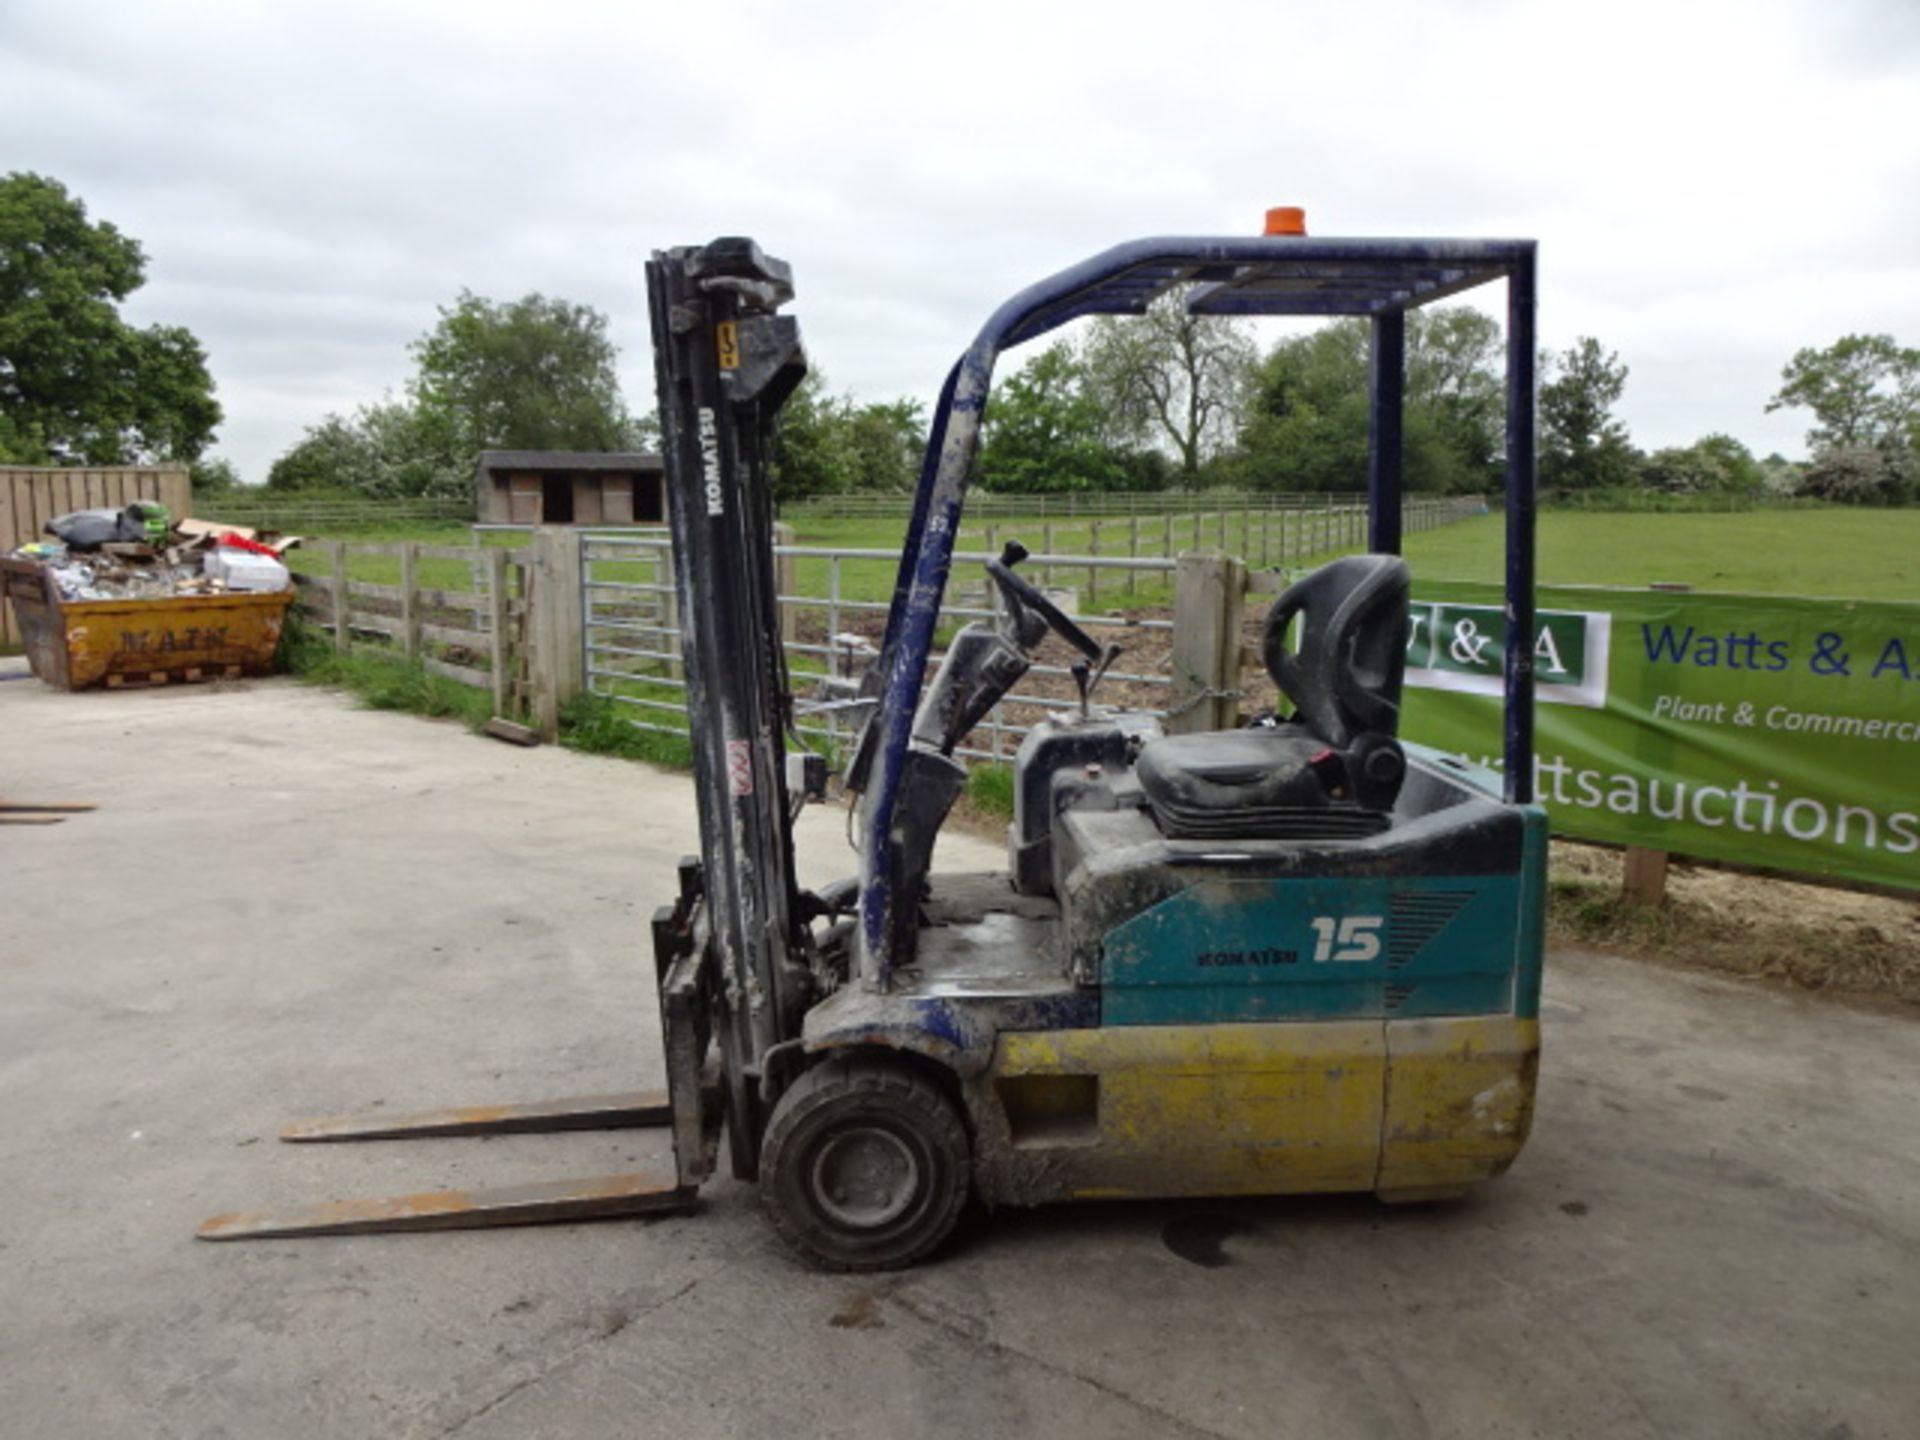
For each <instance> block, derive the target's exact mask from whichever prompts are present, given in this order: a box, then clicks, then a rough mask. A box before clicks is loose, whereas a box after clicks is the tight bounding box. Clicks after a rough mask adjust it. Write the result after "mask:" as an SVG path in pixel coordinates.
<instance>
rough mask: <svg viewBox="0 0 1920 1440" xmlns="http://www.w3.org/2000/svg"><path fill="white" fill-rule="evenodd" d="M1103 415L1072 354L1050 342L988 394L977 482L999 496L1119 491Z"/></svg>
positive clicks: (1118, 465) (1116, 459)
mask: <svg viewBox="0 0 1920 1440" xmlns="http://www.w3.org/2000/svg"><path fill="white" fill-rule="evenodd" d="M1109 414H1110V412H1109V411H1108V408H1107V403H1106V401H1105V400H1104V399H1103V398H1102V396H1101V395H1100V394H1099V393H1097V392H1096V390H1095V389H1094V387H1093V386H1092V385H1091V384H1090V383H1089V376H1088V373H1087V367H1086V366H1085V365H1084V364H1082V363H1081V361H1080V360H1079V358H1078V357H1076V356H1075V354H1074V353H1073V347H1072V346H1071V345H1070V344H1069V343H1068V342H1066V341H1064V340H1061V341H1056V342H1055V343H1054V344H1052V345H1050V346H1048V347H1047V348H1046V349H1045V350H1042V351H1041V352H1040V353H1039V354H1038V355H1035V356H1034V357H1033V358H1032V359H1031V360H1029V361H1027V363H1026V364H1024V365H1022V366H1021V367H1020V368H1019V369H1018V370H1016V371H1014V372H1013V374H1011V375H1009V376H1008V377H1007V378H1006V379H1005V380H1003V381H1001V382H1000V383H999V384H998V385H996V386H995V387H994V390H993V394H992V396H991V397H990V398H989V399H988V401H987V411H986V415H985V417H984V419H985V435H984V440H983V443H982V445H981V450H980V464H979V474H980V483H981V484H982V485H983V486H985V487H986V488H987V489H989V490H994V491H997V492H999V493H1001V494H1006V495H1040V494H1050V493H1055V492H1059V491H1067V490H1114V489H1118V488H1120V487H1121V486H1122V485H1123V484H1125V483H1126V481H1127V479H1128V478H1129V470H1128V466H1127V464H1126V463H1125V461H1124V459H1123V458H1122V452H1120V451H1118V450H1116V449H1115V448H1114V447H1113V446H1111V445H1109V444H1108V443H1107V441H1106V439H1105V438H1104V431H1105V429H1106V422H1107V420H1108V418H1109Z"/></svg>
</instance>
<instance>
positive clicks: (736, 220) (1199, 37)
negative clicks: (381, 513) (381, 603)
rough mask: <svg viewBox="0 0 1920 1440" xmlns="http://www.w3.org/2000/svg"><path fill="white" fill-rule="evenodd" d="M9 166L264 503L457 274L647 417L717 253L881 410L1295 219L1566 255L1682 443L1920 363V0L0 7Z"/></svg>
mask: <svg viewBox="0 0 1920 1440" xmlns="http://www.w3.org/2000/svg"><path fill="white" fill-rule="evenodd" d="M1092 17H1098V18H1097V20H1096V19H1094V18H1092ZM0 142H3V143H0V169H4V170H12V169H23V170H34V171H38V172H40V173H42V174H46V175H51V176H53V177H55V178H57V179H59V180H61V181H63V182H64V183H65V184H66V185H67V186H68V187H69V188H70V189H71V190H73V191H74V192H75V193H76V194H78V195H79V196H80V197H81V198H82V199H83V200H84V201H85V202H86V204H87V206H88V208H89V211H90V212H91V214H92V215H93V216H94V217H95V218H97V219H108V220H111V221H113V222H114V223H115V224H116V225H118V226H120V227H121V228H122V229H123V230H125V231H126V232H128V233H129V234H132V235H134V236H136V237H137V238H139V239H140V241H141V242H142V243H143V244H144V245H145V247H146V250H147V253H148V256H149V261H150V264H149V274H148V283H147V285H146V287H145V288H144V289H143V290H141V291H140V292H139V294H138V295H137V296H136V297H135V299H134V301H133V303H132V304H131V306H130V307H129V313H130V315H131V317H132V318H133V319H135V320H136V321H138V322H140V323H143V324H144V323H148V322H151V321H167V322H170V323H179V324H184V325H186V326H187V327H188V328H190V329H191V330H192V331H193V332H194V333H195V334H196V335H197V336H199V338H200V340H201V342H202V344H204V345H205V346H206V348H207V351H208V353H209V356H210V358H211V361H212V366H213V372H214V375H215V377H216V379H217V381H218V384H219V394H220V400H221V403H222V404H223V405H224V406H225V407H226V415H227V418H226V422H225V424H224V425H223V426H222V427H221V432H220V437H219V440H218V442H217V444H216V446H215V450H216V452H217V453H221V454H224V455H226V456H228V457H229V458H231V459H232V460H234V461H235V462H236V463H237V464H238V465H239V466H240V469H241V471H242V473H243V475H244V476H245V477H246V478H247V479H248V480H252V481H258V480H260V479H262V478H264V476H265V473H266V468H267V466H268V465H269V464H271V462H272V460H273V459H274V457H275V456H276V455H278V454H280V453H281V452H282V451H284V450H285V449H286V448H287V447H288V446H289V445H291V444H293V443H294V442H295V441H296V440H297V439H298V438H299V437H300V434H301V432H302V430H303V429H304V428H305V427H306V426H307V425H309V424H312V423H314V422H315V421H317V420H318V419H320V418H321V417H322V416H323V415H324V414H325V413H326V412H328V411H341V412H347V411H351V410H352V409H353V407H355V406H356V405H359V404H361V403H364V402H368V401H373V400H377V399H379V398H380V397H381V395H382V394H383V392H387V391H395V392H397V391H399V390H400V389H401V387H402V386H403V384H404V382H405V380H406V378H407V375H408V374H409V371H410V368H411V367H410V364H409V361H408V356H407V353H406V347H407V343H408V342H409V341H410V340H412V339H414V338H415V337H416V336H418V335H420V334H421V333H422V332H423V331H425V330H427V329H428V328H429V327H430V326H431V325H432V324H433V323H434V320H435V307H436V306H438V305H441V304H444V303H447V302H448V301H450V300H451V299H452V298H453V297H454V296H455V295H456V294H457V293H458V292H459V291H460V289H461V288H462V287H463V286H464V287H467V288H470V289H472V290H474V291H476V292H478V293H480V294H482V295H487V296H491V297H494V298H496V299H502V300H504V299H509V298H512V297H515V296H518V295H521V294H524V293H526V292H528V291H535V290H537V291H541V292H544V293H546V294H549V295H559V296H564V297H566V298H567V299H569V300H574V301H581V302H585V303H587V304H590V305H593V306H596V307H597V308H599V309H601V310H602V311H604V312H606V313H607V314H608V315H609V316H610V317H611V319H612V327H613V334H614V338H615V340H616V342H617V343H618V344H619V345H620V348H621V374H622V379H623V382H624V384H625V388H626V392H627V398H628V401H629V403H630V404H631V405H632V406H633V408H634V409H636V410H647V409H650V408H651V407H652V372H651V359H650V355H649V349H648V340H647V323H646V299H645V293H644V288H643V282H642V275H641V266H642V262H643V261H644V259H645V256H646V253H647V252H648V251H649V250H651V249H653V248H656V247H659V246H665V245H677V244H689V243H697V242H702V241H705V240H708V239H711V238H712V237H714V236H715V235H719V234H750V235H753V236H755V237H756V238H758V239H759V240H760V241H761V242H762V243H763V245H764V246H765V247H766V248H767V249H768V250H769V251H771V252H772V253H774V254H777V255H780V256H782V257H784V258H786V259H787V260H789V261H791V262H792V264H793V266H794V270H795V275H796V281H797V285H798V288H799V300H798V301H797V303H796V304H795V306H794V307H793V309H792V312H791V313H794V314H796V315H798V316H799V317H800V319H801V323H802V328H803V331H804V333H805V334H806V337H807V340H808V347H809V350H810V352H811V354H812V356H813V359H814V362H815V364H816V365H817V366H818V367H819V368H822V369H824V370H825V371H826V372H827V375H828V377H829V378H830V380H831V381H832V382H833V384H834V385H835V386H836V388H840V389H850V390H852V391H854V392H855V393H856V394H857V395H859V396H861V397H862V398H869V399H882V398H890V397H892V396H894V395H898V394H913V395H918V396H921V397H923V398H931V396H932V394H933V393H934V391H935V390H936V389H937V388H938V385H939V382H940V380H941V379H942V378H943V376H944V374H945V371H946V368H947V366H948V365H949V364H950V363H951V362H952V360H953V358H954V357H955V356H956V355H957V354H958V352H959V351H960V350H961V349H962V348H963V347H964V345H965V344H966V342H967V340H968V339H969V338H970V337H971V335H972V333H973V332H974V330H975V329H977V328H978V326H979V324H980V322H981V321H982V320H983V319H984V318H985V317H986V315H987V313H988V312H989V311H990V310H991V309H992V308H993V306H994V305H995V304H996V303H998V302H999V301H1000V300H1001V299H1003V298H1005V297H1006V296H1007V295H1008V294H1010V293H1012V292H1013V291H1014V290H1016V289H1018V288H1019V287H1021V286H1022V285H1025V284H1026V283H1028V282H1029V281H1032V280H1034V279H1037V278H1039V277H1040V276H1042V275H1045V274H1048V273H1050V272H1051V271H1053V270H1056V269H1058V268H1060V267H1061V266H1063V265H1066V264H1069V263H1071V262H1073V261H1075V260H1077V259H1080V258H1082V257H1084V256H1085V255H1087V254H1090V253H1092V252H1093V251H1096V250H1099V249H1103V248H1105V247H1106V246H1107V245H1109V244H1112V243H1114V242H1116V241H1119V240H1123V239H1131V238H1135V237H1138V236H1142V235H1153V234H1168V233H1184V234H1212V233H1248V232H1253V231H1256V230H1257V229H1258V226H1259V222H1260V218H1261V215H1262V212H1263V211H1264V210H1265V208H1266V207H1267V206H1269V205H1275V204H1299V205H1304V206H1305V207H1307V212H1308V223H1309V226H1310V228H1311V229H1312V230H1313V232H1314V233H1316V234H1325V235H1462V236H1521V237H1533V238H1537V239H1538V240H1539V241H1540V243H1541V266H1542V269H1541V310H1540V326H1541V337H1542V341H1543V343H1545V344H1546V345H1548V346H1551V347H1555V348H1558V347H1561V346H1564V345H1566V344H1567V343H1569V342H1570V341H1571V340H1572V339H1573V338H1574V337H1576V336H1578V335H1583V334H1591V335H1595V336H1598V337H1599V338H1600V339H1601V340H1602V342H1603V343H1605V344H1606V345H1607V346H1608V347H1609V348H1612V349H1614V350H1617V351H1618V352H1619V354H1620V356H1621V358H1622V359H1623V360H1624V361H1625V362H1626V363H1627V364H1628V366H1629V367H1630V368H1631V372H1632V373H1631V377H1630V379H1629V381H1628V386H1627V392H1626V398H1625V400H1624V402H1623V405H1622V411H1623V413H1624V418H1625V419H1626V420H1627V422H1628V423H1629V425H1630V427H1631V429H1632V431H1633V438H1634V440H1635V442H1636V443H1638V444H1640V445H1641V446H1643V447H1647V448H1654V447H1657V446H1661V445H1667V444H1676V443H1686V442H1688V441H1691V440H1693V439H1695V438H1697V437H1698V436H1700V435H1702V434H1705V433H1707V432H1710V431H1716V430H1717V431H1726V432H1728V433H1731V434H1733V435H1736V436H1738V437H1740V438H1741V439H1743V440H1745V441H1746V442H1747V443H1748V444H1749V445H1751V446H1753V448H1754V449H1755V450H1756V451H1757V452H1759V453H1761V454H1765V453H1766V452H1768V451H1770V450H1774V449H1779V450H1781V451H1784V452H1785V453H1787V454H1790V455H1798V454H1800V453H1802V443H1801V439H1802V435H1803V433H1804V431H1805V429H1806V427H1807V421H1806V419H1805V417H1804V416H1802V415H1792V414H1776V415H1772V416H1768V415H1765V414H1763V413H1762V412H1763V406H1764V404H1765V401H1766V399H1767V397H1768V395H1770V394H1771V393H1772V391H1773V389H1774V388H1775V384H1776V382H1777V380H1778V376H1779V371H1780V366H1781V365H1782V364H1783V363H1784V362H1785V361H1786V359H1787V358H1788V356H1789V355H1791V354H1792V352H1793V351H1794V350H1795V349H1796V348H1797V347H1799V346H1802V345H1825V344H1827V343H1830V342H1831V341H1833V340H1834V339H1836V338H1838V337H1839V336H1840V335H1842V334H1845V333H1847V332H1850V331H1862V330H1865V331H1891V332H1892V333H1893V334H1895V335H1896V336H1898V337H1900V338H1901V339H1902V340H1903V341H1905V342H1906V343H1908V344H1920V0H1725V3H1722V0H1608V3H1604V4H1599V3H1594V4H1576V3H1547V0H1534V3H1531V4H1522V3H1502V0H1424V3H1411V0H1410V3H1400V0H1364V3H1355V4H1350V5H1334V4H1327V3H1323V0H1315V3H1311V4H1304V3H1295V0H1264V3H1255V4H1245V5H1240V4H1213V3H1206V0H1185V3H1180V4H1167V3H1165V0H1155V3H1134V0H1105V3H1102V4H1099V5H1067V4H1048V3H1046V0H1022V3H1015V4H999V3H971V4H967V5H964V6H948V5H941V4H931V3H922V4H914V3H909V0H895V3H891V4H866V3H852V0H847V3H836V0H806V3H794V4H755V3H748V0H734V3H730V4H724V5H723V4H692V5H689V4H677V5H664V4H656V3H650V0H634V3H627V4H619V5H615V4H607V5H588V4H559V3H551V0H549V3H543V4H526V3H517V4H483V3H472V0H468V3H460V4H453V3H445V4H425V3H411V4H410V3H402V0H380V3H373V4H359V3H349V0H328V3H325V4H300V3H273V4H269V3H257V4H245V3H239V0H225V3H219V4H214V3H201V4H195V3H163V0H143V3H129V4H112V3H90V0H63V3H22V0H0Z"/></svg>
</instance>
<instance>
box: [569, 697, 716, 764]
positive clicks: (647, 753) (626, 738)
mask: <svg viewBox="0 0 1920 1440" xmlns="http://www.w3.org/2000/svg"><path fill="white" fill-rule="evenodd" d="M633 713H634V712H633V711H632V710H630V709H629V708H628V707H627V706H624V705H621V704H620V703H619V702H618V701H616V700H611V699H608V698H607V697H606V696H604V695H576V696H575V697H574V698H573V699H572V700H570V701H568V702H567V704H566V706H565V707H564V708H562V710H561V711H560V743H561V744H562V745H564V746H565V747H566V748H567V749H569V750H580V751H583V752H585V753H586V754H589V755H617V756H619V757H620V758H621V759H623V760H645V761H648V762H650V763H652V764H655V765H669V766H675V767H678V768H681V769H685V768H687V767H688V766H691V765H692V764H693V749H692V747H691V745H690V744H689V743H688V742H687V741H686V740H685V739H683V738H682V737H680V736H678V735H663V734H661V733H660V732H659V731H657V730H641V729H637V728H636V727H634V726H633V725H632V724H630V723H628V722H629V719H630V717H631V716H632V714H633ZM662 713H664V712H662Z"/></svg>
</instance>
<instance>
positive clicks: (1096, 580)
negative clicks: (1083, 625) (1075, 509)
mask: <svg viewBox="0 0 1920 1440" xmlns="http://www.w3.org/2000/svg"><path fill="white" fill-rule="evenodd" d="M1087 554H1089V555H1091V556H1093V557H1095V558H1096V559H1097V558H1098V557H1099V555H1100V522H1099V521H1098V520H1097V519H1096V520H1095V521H1094V522H1093V523H1092V525H1091V526H1090V527H1089V528H1088V534H1087ZM1099 600H1100V567H1099V566H1098V565H1089V566H1088V567H1087V609H1089V610H1097V609H1099V608H1100V607H1099Z"/></svg>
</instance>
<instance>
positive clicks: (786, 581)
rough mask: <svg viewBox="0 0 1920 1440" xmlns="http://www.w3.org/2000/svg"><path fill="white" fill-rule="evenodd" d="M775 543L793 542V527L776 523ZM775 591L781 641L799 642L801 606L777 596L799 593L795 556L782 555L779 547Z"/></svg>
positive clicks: (775, 572) (774, 578)
mask: <svg viewBox="0 0 1920 1440" xmlns="http://www.w3.org/2000/svg"><path fill="white" fill-rule="evenodd" d="M773 543H774V545H775V546H776V547H778V546H781V545H791V544H793V543H794V538H793V527H792V526H791V525H785V524H778V523H776V524H775V525H774V527H773ZM773 593H774V595H775V597H776V598H775V600H774V606H775V609H776V612H777V613H778V614H779V616H780V643H781V644H782V645H793V644H797V643H798V642H799V639H800V607H799V606H798V605H797V604H794V603H793V602H791V601H788V600H782V599H779V598H777V597H779V596H782V595H796V594H798V593H799V591H798V590H797V589H796V588H795V586H794V567H793V556H791V555H782V554H781V553H780V552H779V550H778V549H777V548H776V549H775V551H774V555H773Z"/></svg>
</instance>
